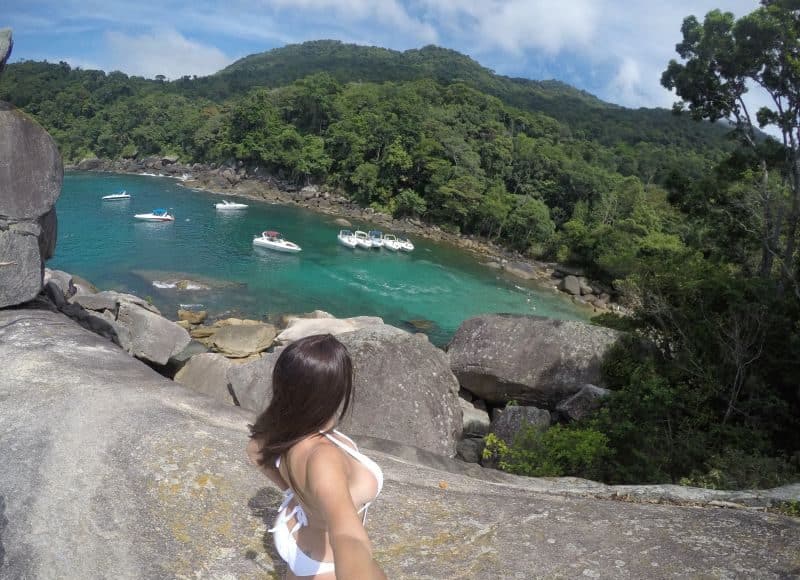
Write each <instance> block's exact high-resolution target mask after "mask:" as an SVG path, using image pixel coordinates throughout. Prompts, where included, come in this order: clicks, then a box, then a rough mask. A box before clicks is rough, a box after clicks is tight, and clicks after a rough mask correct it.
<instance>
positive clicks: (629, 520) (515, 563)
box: [0, 310, 800, 580]
mask: <svg viewBox="0 0 800 580" xmlns="http://www.w3.org/2000/svg"><path fill="white" fill-rule="evenodd" d="M0 369H2V371H0V374H2V380H0V401H2V403H0V406H2V412H0V433H1V434H2V445H0V465H2V466H13V468H10V469H5V468H3V469H0V578H31V579H33V578H81V579H83V580H99V579H103V578H108V577H114V578H117V579H120V580H129V579H131V580H132V579H136V580H150V579H153V580H155V579H162V578H220V579H223V578H265V577H274V578H279V577H282V576H283V575H284V574H285V566H284V565H283V564H282V563H281V562H280V560H279V559H278V558H277V556H276V555H275V552H274V549H273V545H272V535H271V534H270V533H269V532H268V531H267V530H268V528H269V527H270V526H271V525H272V521H273V519H274V515H275V510H276V509H277V507H278V505H279V504H280V501H281V495H280V493H279V491H278V490H277V489H276V488H275V487H273V486H272V484H270V483H269V482H268V481H267V479H266V478H265V477H264V476H263V475H262V474H260V473H259V472H258V471H257V470H256V469H255V468H253V466H251V465H249V464H248V463H247V459H246V456H245V453H244V448H245V445H246V443H247V424H248V423H252V422H253V419H254V415H253V414H252V413H249V412H246V411H244V410H242V409H238V408H235V407H231V406H227V405H222V404H220V403H218V402H217V401H214V400H213V399H210V398H208V397H205V396H203V395H201V394H197V393H193V392H192V391H190V390H188V389H185V388H183V387H181V386H180V385H175V384H174V383H172V382H171V381H168V380H167V379H165V378H163V377H161V376H159V375H158V374H157V373H155V372H154V371H153V370H152V369H150V368H149V367H147V366H146V365H145V364H143V363H141V362H140V361H137V360H135V359H132V358H131V357H129V356H127V355H126V354H125V353H123V352H122V351H120V350H119V349H118V348H116V347H114V346H113V345H111V344H110V343H109V342H107V341H105V340H103V339H101V338H100V337H98V336H96V335H94V334H92V333H90V332H88V331H86V330H84V329H82V328H80V327H79V326H77V325H76V324H74V323H73V322H72V321H70V320H69V319H68V318H66V317H64V316H63V315H60V314H57V313H52V312H44V311H30V310H5V311H0ZM358 442H359V444H360V445H361V447H362V449H363V450H365V452H366V453H367V455H369V456H370V457H372V458H373V459H374V460H375V461H376V462H377V463H378V464H379V465H380V466H381V468H382V469H383V473H384V476H385V480H386V484H385V486H384V489H383V493H381V495H380V497H379V498H378V500H377V501H376V502H375V503H374V504H373V505H372V507H371V508H370V510H369V518H368V520H367V531H368V533H369V535H370V539H371V541H372V544H373V546H374V553H375V557H376V559H377V560H378V561H379V562H380V564H381V566H382V567H383V568H384V570H385V571H386V575H387V577H389V578H397V579H400V580H402V579H404V578H573V577H586V578H653V577H666V576H669V577H675V578H693V577H696V576H697V575H698V571H709V570H711V571H713V573H714V575H715V576H718V577H720V578H775V579H778V578H790V577H793V576H796V575H797V570H798V561H797V555H798V554H800V523H798V521H797V520H796V519H792V518H788V517H784V516H781V515H778V514H774V513H766V512H765V511H764V510H763V509H762V510H759V511H754V510H743V509H715V508H709V507H706V508H699V507H696V506H699V505H708V504H709V503H710V502H713V501H718V502H726V501H727V502H737V503H739V504H743V505H748V504H750V505H761V506H763V505H766V503H768V502H775V501H787V500H792V499H795V500H796V499H800V486H786V487H784V488H778V489H776V490H769V491H762V492H725V491H715V490H699V489H694V488H682V487H679V486H617V487H611V486H605V485H602V484H597V483H592V482H589V481H585V480H576V479H573V478H543V479H538V478H523V477H516V476H512V475H508V474H504V473H500V472H497V471H487V470H483V469H481V468H480V467H478V466H476V465H469V464H464V463H461V464H459V463H457V462H453V461H450V462H448V461H447V460H446V458H441V457H438V458H437V457H435V456H433V455H432V454H427V455H426V454H425V452H423V451H421V450H411V452H409V451H408V448H404V447H402V446H399V445H396V444H389V443H384V444H383V445H380V449H382V451H375V450H372V449H374V448H375V446H374V444H375V440H373V439H366V440H362V439H358ZM397 448H400V449H399V450H396V449H397ZM395 454H397V455H398V456H400V457H402V458H401V459H400V458H396V457H395ZM420 458H422V459H421V460H420ZM435 459H438V461H433V460H435ZM640 497H641V498H643V500H644V501H645V502H647V503H633V502H630V501H610V500H611V499H615V498H616V499H621V498H640ZM598 498H606V499H598ZM686 501H688V502H691V503H692V504H693V505H694V506H695V507H692V508H685V507H682V506H676V505H671V503H670V502H686ZM650 502H652V503H650ZM729 505H732V504H729ZM432 515H435V517H432ZM709 546H713V549H709Z"/></svg>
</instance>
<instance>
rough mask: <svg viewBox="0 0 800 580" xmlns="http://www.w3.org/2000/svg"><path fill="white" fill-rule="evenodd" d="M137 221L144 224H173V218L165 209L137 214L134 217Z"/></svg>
mask: <svg viewBox="0 0 800 580" xmlns="http://www.w3.org/2000/svg"><path fill="white" fill-rule="evenodd" d="M133 217H135V218H136V219H137V220H143V221H146V222H174V221H175V217H174V216H173V215H172V214H171V213H169V212H168V211H167V210H165V209H154V210H153V211H151V212H150V213H137V214H136V215H134V216H133Z"/></svg>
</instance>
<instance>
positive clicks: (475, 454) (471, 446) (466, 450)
mask: <svg viewBox="0 0 800 580" xmlns="http://www.w3.org/2000/svg"><path fill="white" fill-rule="evenodd" d="M484 447H485V443H484V441H483V438H482V437H467V438H466V439H462V440H461V441H459V442H458V444H457V445H456V455H457V456H458V457H459V458H460V459H461V460H463V461H466V462H467V463H480V460H481V458H482V456H483V448H484Z"/></svg>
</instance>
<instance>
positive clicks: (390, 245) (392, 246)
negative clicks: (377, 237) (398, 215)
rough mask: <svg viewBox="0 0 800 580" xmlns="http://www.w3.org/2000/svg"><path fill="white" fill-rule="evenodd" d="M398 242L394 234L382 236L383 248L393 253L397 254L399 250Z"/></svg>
mask: <svg viewBox="0 0 800 580" xmlns="http://www.w3.org/2000/svg"><path fill="white" fill-rule="evenodd" d="M400 246H401V244H400V240H398V239H397V236H395V235H394V234H385V235H384V236H383V247H384V248H386V249H387V250H391V251H393V252H397V251H398V250H400Z"/></svg>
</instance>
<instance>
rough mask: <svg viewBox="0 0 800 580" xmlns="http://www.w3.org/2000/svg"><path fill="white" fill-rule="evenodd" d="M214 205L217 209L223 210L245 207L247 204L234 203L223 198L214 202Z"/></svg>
mask: <svg viewBox="0 0 800 580" xmlns="http://www.w3.org/2000/svg"><path fill="white" fill-rule="evenodd" d="M214 207H215V208H217V209H223V210H228V209H247V204H246V203H234V202H232V201H228V200H226V199H223V200H222V202H220V203H215V204H214Z"/></svg>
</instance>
